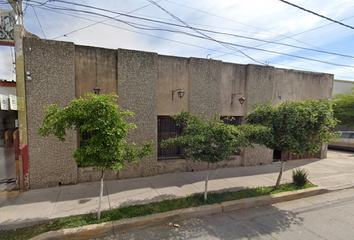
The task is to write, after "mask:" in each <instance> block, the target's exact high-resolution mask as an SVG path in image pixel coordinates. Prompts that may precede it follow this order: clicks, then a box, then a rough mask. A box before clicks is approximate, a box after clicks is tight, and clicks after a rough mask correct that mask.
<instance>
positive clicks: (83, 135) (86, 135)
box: [80, 132, 91, 147]
mask: <svg viewBox="0 0 354 240" xmlns="http://www.w3.org/2000/svg"><path fill="white" fill-rule="evenodd" d="M80 134H81V139H80V147H82V146H83V145H84V144H85V143H86V142H87V141H88V140H89V139H90V138H91V135H90V134H89V133H88V132H80Z"/></svg>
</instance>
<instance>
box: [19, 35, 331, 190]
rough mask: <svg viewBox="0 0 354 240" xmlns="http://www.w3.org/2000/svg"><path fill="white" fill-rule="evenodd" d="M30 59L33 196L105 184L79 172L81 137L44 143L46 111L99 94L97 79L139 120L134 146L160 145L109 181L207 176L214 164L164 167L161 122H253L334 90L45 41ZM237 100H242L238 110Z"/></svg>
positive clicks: (265, 155) (290, 78) (282, 77)
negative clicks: (260, 114)
mask: <svg viewBox="0 0 354 240" xmlns="http://www.w3.org/2000/svg"><path fill="white" fill-rule="evenodd" d="M25 56H26V58H25V66H26V69H25V70H27V71H31V76H32V78H33V80H32V81H27V86H26V91H27V107H28V116H27V118H28V129H29V130H28V131H29V132H28V144H29V163H30V184H31V187H33V188H39V187H51V186H55V185H57V184H58V182H61V183H62V184H70V183H76V182H84V181H95V180H98V179H99V173H98V172H97V171H94V170H93V168H85V169H83V168H79V169H78V168H77V167H76V164H75V161H74V159H73V158H72V153H73V152H74V150H75V149H76V147H77V134H76V132H70V133H69V134H68V138H67V141H66V142H65V143H61V142H59V141H58V140H56V138H54V137H49V138H41V137H39V136H38V135H37V131H38V128H39V127H40V125H41V122H42V120H43V117H44V112H43V111H41V109H42V106H43V105H48V104H52V103H57V104H59V106H61V107H64V106H66V105H68V104H69V102H70V101H71V100H72V99H73V98H75V97H83V96H84V94H85V93H86V92H93V88H94V87H95V86H96V79H97V86H98V87H99V88H100V89H101V93H110V92H114V93H118V95H119V99H118V103H119V107H120V108H121V109H125V110H130V111H132V112H134V113H135V118H133V119H128V121H129V120H130V121H132V122H134V123H135V124H136V125H137V127H138V128H137V129H135V130H133V131H132V132H131V133H130V134H129V136H128V142H136V143H140V142H142V141H144V140H146V141H149V140H154V147H155V150H154V153H153V155H152V156H151V157H149V158H146V159H144V160H142V161H141V162H139V163H131V164H127V165H126V167H125V169H124V170H121V171H109V172H107V173H106V179H120V178H132V177H143V176H152V175H155V174H157V173H167V172H174V171H198V170H204V169H206V164H203V163H196V162H193V161H190V160H174V161H159V162H158V161H157V116H158V115H173V114H176V113H179V112H180V111H181V110H189V111H190V112H191V113H192V114H194V115H197V116H199V117H200V116H201V114H202V112H204V113H205V116H206V117H209V116H211V115H214V114H215V113H218V114H221V115H230V116H246V112H247V111H249V110H250V108H251V105H252V104H253V103H254V102H259V101H260V102H265V101H267V100H272V101H273V104H276V103H279V102H281V101H285V100H304V99H310V98H311V99H319V98H330V94H331V92H332V87H333V86H332V84H333V75H330V74H321V73H311V72H301V71H295V70H285V69H276V68H274V67H269V66H258V65H239V64H233V63H222V62H221V61H215V60H210V59H198V58H190V59H187V58H179V57H172V56H158V55H157V54H156V53H148V52H140V51H132V50H124V49H119V50H112V49H102V48H94V47H87V46H74V44H72V43H66V42H55V41H46V40H37V39H25ZM96 65H97V78H96ZM75 79H76V80H75ZM178 88H182V89H183V91H184V92H185V96H184V97H183V98H182V99H180V98H179V97H178V95H177V92H176V93H175V95H174V100H173V101H172V90H175V89H178ZM39 93H40V94H39ZM232 94H235V97H234V101H233V102H232V97H231V96H232ZM279 96H281V98H279ZM240 97H245V99H246V101H245V103H244V104H243V105H240V103H239V102H238V99H239V98H240ZM272 152H273V151H272V150H269V149H264V148H262V147H260V146H257V147H256V148H254V149H253V148H250V149H245V150H244V151H243V152H242V155H241V156H234V157H232V158H231V159H229V160H228V161H224V162H222V163H219V164H213V165H212V166H211V168H212V169H213V168H218V167H227V166H239V165H241V164H242V165H244V166H248V165H259V164H267V163H271V162H272ZM321 154H322V153H321ZM321 154H320V155H321ZM321 156H323V154H322V155H321Z"/></svg>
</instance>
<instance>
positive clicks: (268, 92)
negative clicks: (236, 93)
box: [242, 65, 274, 166]
mask: <svg viewBox="0 0 354 240" xmlns="http://www.w3.org/2000/svg"><path fill="white" fill-rule="evenodd" d="M246 71H247V73H246V89H247V97H246V101H245V103H244V104H245V106H246V108H247V111H248V110H249V109H250V107H251V106H252V104H253V103H255V102H262V103H264V102H266V101H268V100H272V99H273V84H274V67H268V66H258V65H247V68H246ZM242 154H243V161H242V165H243V166H251V165H260V164H268V163H272V162H273V150H270V149H267V148H264V147H261V146H255V148H246V149H245V150H244V151H243V153H242Z"/></svg>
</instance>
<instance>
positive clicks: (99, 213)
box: [97, 169, 104, 220]
mask: <svg viewBox="0 0 354 240" xmlns="http://www.w3.org/2000/svg"><path fill="white" fill-rule="evenodd" d="M103 176H104V170H103V169H102V174H101V188H100V200H99V203H98V212H97V220H100V219H101V203H102V196H103Z"/></svg>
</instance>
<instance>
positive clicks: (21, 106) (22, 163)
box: [8, 0, 29, 190]
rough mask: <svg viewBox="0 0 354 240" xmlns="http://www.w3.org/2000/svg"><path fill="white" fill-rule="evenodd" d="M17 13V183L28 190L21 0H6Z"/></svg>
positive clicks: (15, 34)
mask: <svg viewBox="0 0 354 240" xmlns="http://www.w3.org/2000/svg"><path fill="white" fill-rule="evenodd" d="M8 2H9V4H10V5H11V7H12V8H13V9H14V11H15V12H16V15H17V19H16V24H15V26H14V40H15V58H16V90H17V98H18V101H17V102H18V108H17V113H18V128H19V144H20V155H19V171H20V176H19V185H20V189H21V190H29V171H28V170H29V169H28V167H29V166H28V147H27V118H26V83H25V64H24V55H23V37H24V35H25V32H26V31H25V29H24V26H23V11H22V0H8ZM16 171H17V170H16Z"/></svg>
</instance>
